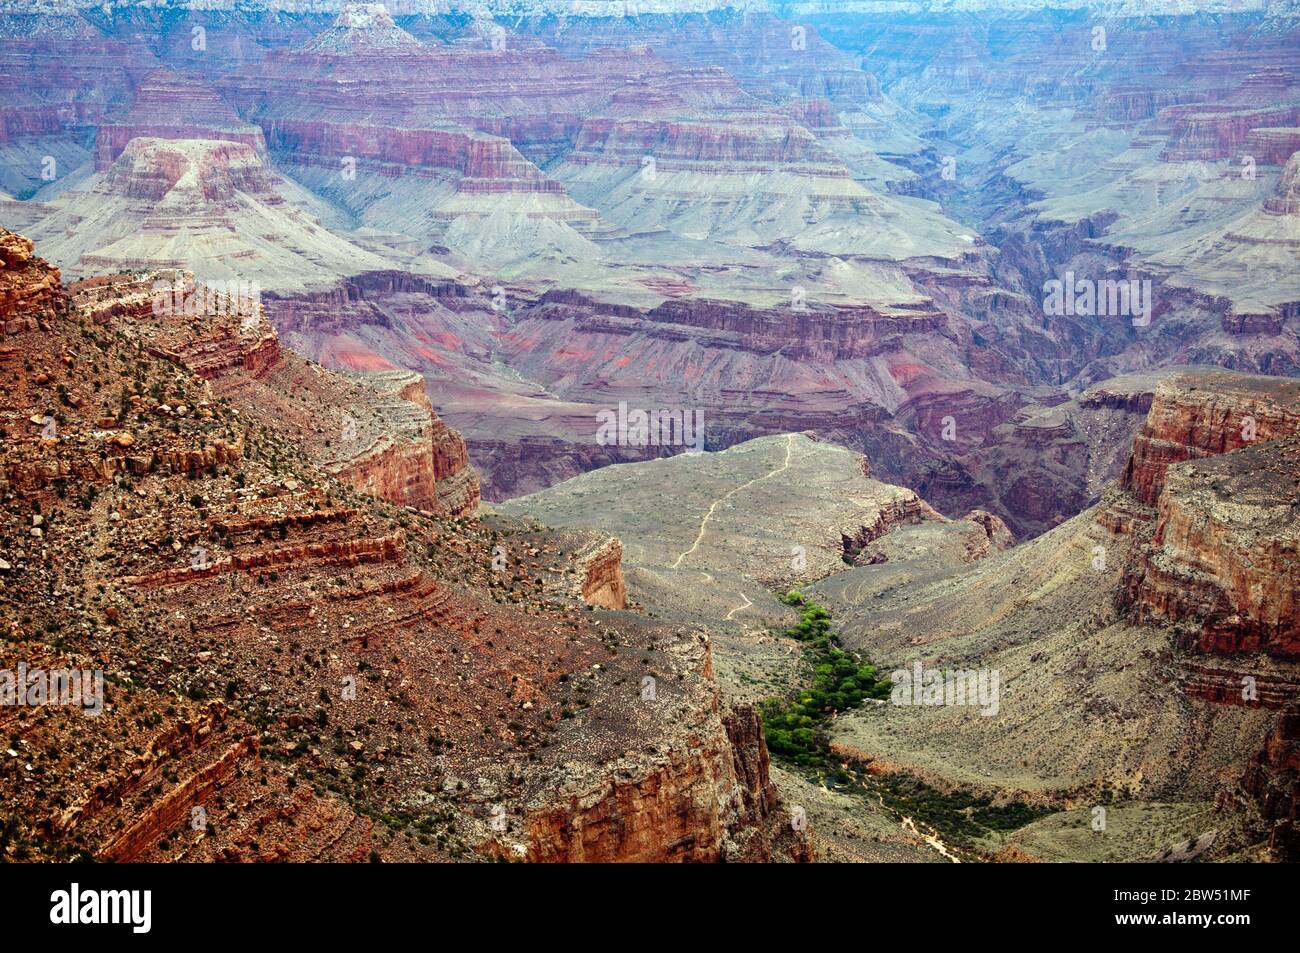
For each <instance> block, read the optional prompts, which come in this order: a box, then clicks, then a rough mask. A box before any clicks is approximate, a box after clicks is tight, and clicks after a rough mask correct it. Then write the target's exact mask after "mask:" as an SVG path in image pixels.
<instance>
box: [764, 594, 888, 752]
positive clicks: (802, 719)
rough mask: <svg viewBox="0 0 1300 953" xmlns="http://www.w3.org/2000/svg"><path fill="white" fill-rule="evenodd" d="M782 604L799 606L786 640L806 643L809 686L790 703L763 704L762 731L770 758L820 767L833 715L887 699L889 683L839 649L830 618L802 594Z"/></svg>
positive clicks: (774, 700) (772, 701)
mask: <svg viewBox="0 0 1300 953" xmlns="http://www.w3.org/2000/svg"><path fill="white" fill-rule="evenodd" d="M782 601H783V602H784V603H785V604H786V605H793V606H801V607H802V608H803V613H802V615H801V616H800V619H799V622H798V624H797V625H795V626H793V627H792V628H790V629H788V630H787V631H786V633H785V635H786V637H787V638H792V639H798V640H799V641H800V642H802V643H804V646H805V648H804V657H805V659H806V660H807V661H808V663H809V666H810V667H811V669H812V676H813V678H812V684H811V685H810V686H809V687H807V688H805V689H803V690H801V691H800V692H798V694H796V695H795V696H794V697H793V698H771V699H768V700H767V701H766V702H764V703H763V706H762V715H763V731H764V733H765V734H766V735H767V746H768V749H769V750H771V751H772V752H773V753H774V754H777V755H781V756H783V757H786V758H789V759H790V760H792V761H794V762H795V763H796V764H801V765H809V766H812V765H818V764H822V763H823V762H824V761H825V759H826V753H827V743H826V738H825V735H824V732H823V731H822V728H823V726H824V724H825V722H826V721H827V720H828V719H829V718H830V717H831V716H832V715H834V714H835V713H836V712H841V711H848V710H850V709H853V708H860V707H862V703H863V702H864V701H866V699H868V698H888V697H889V690H890V685H889V680H888V679H887V678H883V677H881V676H880V675H879V674H878V673H877V672H876V667H875V666H874V665H871V664H870V663H868V662H862V661H860V660H859V659H858V658H857V657H855V656H854V655H851V654H850V653H848V652H845V651H844V650H843V649H842V648H841V647H840V639H839V636H837V635H836V634H835V633H834V632H832V631H831V617H830V613H829V612H827V611H826V610H825V609H824V608H822V607H821V606H819V605H817V604H816V603H813V602H808V601H807V600H806V599H805V598H804V597H803V595H802V594H801V593H799V592H797V591H795V592H791V593H789V594H787V595H786V596H785V597H784V598H783V599H782Z"/></svg>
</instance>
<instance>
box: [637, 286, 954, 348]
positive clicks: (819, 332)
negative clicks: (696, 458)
mask: <svg viewBox="0 0 1300 953" xmlns="http://www.w3.org/2000/svg"><path fill="white" fill-rule="evenodd" d="M647 317H649V318H650V319H651V320H652V321H655V322H657V323H659V324H660V325H663V326H665V330H667V327H668V326H671V325H683V326H688V327H692V328H698V329H701V330H708V331H715V332H722V333H726V334H733V335H736V338H737V339H736V342H735V344H733V346H739V347H741V348H743V349H745V350H754V351H758V352H760V353H771V352H775V351H782V353H784V354H786V355H787V356H788V357H791V358H795V357H798V358H812V359H814V360H845V359H851V358H858V357H870V356H872V355H874V354H878V353H881V352H882V351H884V350H887V349H888V342H889V340H890V339H891V338H895V337H897V336H898V335H900V334H908V333H913V332H917V333H924V332H933V331H938V330H940V329H942V328H944V327H945V325H946V322H947V319H946V317H945V316H944V315H943V313H942V312H939V311H937V310H934V311H921V312H916V313H901V312H899V313H892V314H882V313H881V312H879V311H877V310H875V309H874V308H871V307H865V306H864V307H858V308H836V309H831V310H815V309H813V308H812V307H811V306H805V308H804V309H803V310H799V311H793V312H792V311H790V310H787V309H768V310H765V309H759V308H751V307H749V306H748V305H744V304H740V303H737V302H731V301H713V300H708V299H691V300H670V301H665V302H664V303H663V304H660V305H658V306H657V307H655V308H653V309H652V310H651V311H650V312H649V313H648V315H647Z"/></svg>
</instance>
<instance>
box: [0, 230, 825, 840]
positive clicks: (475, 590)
mask: <svg viewBox="0 0 1300 953" xmlns="http://www.w3.org/2000/svg"><path fill="white" fill-rule="evenodd" d="M0 247H3V249H4V250H5V254H4V255H3V258H4V261H5V265H4V268H3V269H0V287H2V288H3V289H4V295H3V298H2V299H0V300H3V301H4V302H5V303H6V312H5V315H4V317H5V321H4V327H5V328H6V337H5V339H4V342H3V344H4V346H3V349H2V350H3V354H0V367H2V369H3V370H2V373H3V375H4V392H5V395H6V396H5V403H4V408H3V421H2V422H0V424H2V426H3V430H4V434H5V439H4V442H3V461H0V463H2V466H3V470H2V472H3V481H4V485H3V489H4V493H3V501H4V502H3V507H4V509H3V512H4V518H3V523H2V524H0V550H2V552H0V558H2V559H3V562H2V563H0V602H3V613H2V617H3V624H4V626H5V631H6V640H5V641H4V643H3V645H4V647H3V649H0V653H2V654H3V660H4V666H5V668H6V669H13V668H14V667H15V666H16V665H18V664H25V665H27V666H29V667H32V668H35V667H45V668H55V667H68V666H72V667H77V668H85V669H87V670H102V671H103V673H104V679H105V680H104V683H103V686H104V694H103V696H102V701H103V706H102V709H101V711H100V713H99V714H97V715H95V714H87V713H83V712H82V711H81V710H80V706H73V705H53V704H50V705H39V704H37V705H27V706H17V705H12V706H11V705H6V706H4V710H3V715H2V716H0V717H2V718H3V721H4V723H5V731H6V736H7V737H8V738H9V744H10V749H9V750H11V751H12V752H13V753H11V754H8V755H6V756H5V757H4V759H3V764H0V797H3V799H4V802H5V808H6V811H5V813H6V814H7V815H9V816H11V817H15V818H19V819H20V820H19V821H18V823H17V824H16V825H10V826H9V827H7V828H6V837H5V846H4V850H5V854H6V856H7V857H9V858H15V859H38V858H47V859H67V858H72V857H91V858H99V859H104V860H110V859H111V860H121V861H130V860H146V861H155V860H156V861H162V860H273V859H282V860H341V861H356V860H366V859H371V860H376V859H378V860H399V859H425V860H439V859H451V858H457V857H471V858H472V857H493V856H504V857H506V858H508V859H530V860H580V859H607V860H625V859H681V860H684V859H690V860H721V859H745V860H747V859H768V858H772V857H774V856H775V855H777V854H781V855H783V856H784V855H785V854H788V853H790V852H793V853H794V854H796V855H799V856H803V855H805V854H806V847H805V846H804V845H803V844H802V842H801V841H800V840H798V839H797V838H796V837H795V834H794V832H792V831H791V830H790V829H789V825H788V822H786V821H783V816H782V809H781V808H780V806H779V804H778V803H777V801H776V799H775V798H774V797H773V796H772V792H771V790H770V787H769V781H768V779H767V776H766V755H765V751H764V748H763V742H762V737H761V734H760V733H758V732H756V731H755V730H754V728H753V718H754V716H753V714H752V712H751V713H746V712H744V711H738V712H734V713H730V714H729V713H728V711H727V710H726V709H725V708H724V707H723V706H722V704H721V702H720V699H719V694H718V690H717V688H716V686H715V684H714V682H713V679H712V671H711V660H710V648H709V645H708V642H707V640H704V639H702V638H701V637H700V635H699V634H698V633H697V632H695V631H691V630H689V629H683V628H682V627H673V626H665V625H662V624H658V623H655V622H653V621H652V620H648V619H646V618H645V617H644V616H643V615H641V614H638V613H634V612H627V611H617V610H613V611H610V610H600V611H598V612H596V613H595V614H592V613H588V612H580V611H578V610H579V609H581V608H583V601H582V598H581V595H580V594H577V593H576V592H575V588H576V587H575V583H574V581H573V580H574V578H575V575H577V576H579V577H581V578H593V577H594V578H597V579H600V578H602V577H603V579H605V580H606V581H608V579H609V577H610V574H611V567H610V562H609V560H610V557H611V556H612V554H610V553H609V552H608V550H607V551H606V556H605V558H604V559H603V568H602V569H601V570H599V571H595V570H592V569H591V568H590V567H589V568H588V571H586V572H581V571H578V569H577V566H576V565H575V563H574V561H573V559H574V556H575V555H576V554H579V553H580V551H582V550H583V547H591V546H593V545H596V544H598V543H599V540H598V539H596V538H592V537H588V538H587V539H586V541H585V542H584V541H582V540H580V539H578V538H576V537H575V536H574V534H573V532H572V531H568V532H566V533H564V534H561V535H556V534H553V533H550V532H549V531H545V530H540V529H537V528H525V527H522V526H520V525H519V524H517V523H515V522H513V521H509V520H505V519H503V518H500V517H497V518H493V519H491V520H489V521H481V520H478V519H476V518H464V517H458V518H452V517H450V516H441V515H426V514H424V513H421V512H420V511H418V510H413V509H411V508H409V507H396V506H392V505H390V504H387V503H385V502H383V501H378V500H376V499H374V498H373V497H370V496H367V495H363V494H359V493H357V492H356V491H354V490H353V489H352V488H350V487H349V486H347V485H346V484H344V483H341V482H339V481H338V480H336V479H334V478H333V477H331V476H330V475H329V474H328V473H326V472H325V471H324V470H322V469H321V468H320V467H319V466H317V465H316V464H315V463H314V462H313V461H312V459H311V458H310V456H309V455H308V454H306V453H304V451H303V450H302V449H301V448H300V447H299V446H298V445H297V443H296V442H295V440H294V439H292V438H293V437H294V434H293V432H292V426H290V427H288V428H286V430H285V431H281V430H280V429H279V426H280V423H281V421H280V415H279V413H278V411H277V408H276V407H270V408H260V409H259V407H258V405H257V403H256V402H249V403H247V404H241V402H240V400H239V398H238V396H237V394H236V392H235V391H233V390H232V392H231V393H229V394H226V395H223V394H221V393H220V390H221V383H222V381H223V380H224V379H226V377H227V376H229V375H230V374H248V375H251V376H253V377H256V374H257V371H255V370H251V369H247V368H242V369H240V370H236V371H225V372H224V373H218V374H216V375H215V376H213V377H211V378H207V377H204V376H200V375H198V374H195V373H192V372H191V371H190V370H189V369H188V368H187V366H186V364H185V362H184V360H183V359H178V356H179V355H183V354H184V353H185V350H184V349H183V348H180V347H178V345H179V344H180V343H181V342H179V341H178V340H177V338H175V337H174V338H172V339H171V340H170V341H168V343H169V344H170V345H171V347H170V348H168V349H167V350H169V351H170V352H171V353H169V354H166V355H163V354H162V353H161V351H162V350H163V349H162V348H161V347H159V348H154V349H153V350H151V349H150V348H148V347H143V346H142V344H143V342H142V341H141V340H140V338H139V337H138V336H137V337H134V338H133V337H131V336H130V335H127V334H124V333H121V332H120V330H119V325H118V322H120V323H121V327H129V326H130V325H131V323H132V320H133V319H132V316H131V315H130V314H129V313H127V311H124V310H123V309H122V307H121V301H122V299H123V297H127V298H128V299H129V296H123V295H121V294H119V293H118V292H120V291H121V290H122V289H120V288H118V289H116V290H115V291H114V293H113V294H114V297H115V298H117V299H118V304H117V305H110V304H109V303H108V301H107V295H105V296H103V297H101V298H100V299H99V300H97V301H96V300H95V298H96V296H95V295H94V294H93V293H91V289H88V288H86V287H85V286H83V287H82V288H80V289H78V294H77V299H78V302H83V303H77V302H74V301H73V300H71V299H70V298H69V297H67V295H66V294H65V293H64V292H63V291H62V289H61V288H60V286H59V282H58V273H57V272H56V271H53V270H52V269H50V268H49V267H48V266H47V265H46V264H45V262H43V261H42V260H40V259H37V258H34V257H32V255H31V246H30V244H29V243H27V242H25V241H24V240H23V239H21V238H19V237H18V236H15V235H12V234H11V233H8V232H5V233H3V234H2V235H0ZM112 284H113V283H112V282H110V283H106V284H105V285H102V286H100V287H101V288H103V287H111V286H112ZM91 288H93V286H91ZM115 311H116V312H117V313H114V312H115ZM10 329H12V333H10ZM174 330H175V331H176V334H177V335H179V330H177V329H174ZM159 343H161V342H159ZM196 349H197V350H200V351H201V350H203V349H204V347H203V346H201V345H197V346H196ZM220 363H229V362H224V361H223V362H220ZM253 363H254V364H256V363H258V362H257V361H254V362H253ZM206 366H208V367H211V366H212V365H206ZM264 372H265V369H264ZM270 373H271V375H274V373H275V371H274V370H271V371H270ZM289 423H290V424H292V421H290V422H289ZM590 562H591V559H590V558H588V563H590ZM606 588H608V587H606ZM597 601H602V600H601V599H600V598H599V597H598V600H597ZM603 601H608V600H603ZM651 673H653V675H652V677H655V678H657V680H658V682H659V685H660V687H659V690H658V692H657V694H655V696H654V699H653V703H651V702H648V701H647V700H646V699H645V697H643V694H642V691H641V684H642V679H643V677H645V676H647V675H651ZM74 760H75V763H76V764H77V765H78V768H77V770H68V767H69V766H70V765H71V764H72V763H73V761H74ZM783 830H784V832H785V833H782V831H783Z"/></svg>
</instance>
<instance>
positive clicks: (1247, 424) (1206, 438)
mask: <svg viewBox="0 0 1300 953" xmlns="http://www.w3.org/2000/svg"><path fill="white" fill-rule="evenodd" d="M1296 433H1300V383H1297V382H1295V381H1292V380H1288V379H1285V378H1275V377H1254V376H1248V375H1244V374H1232V373H1228V372H1224V373H1222V374H1218V373H1210V374H1191V373H1189V374H1179V375H1176V376H1174V377H1171V378H1169V379H1167V380H1164V381H1162V382H1161V383H1160V384H1159V386H1158V387H1157V388H1156V393H1155V397H1154V398H1153V399H1152V403H1151V410H1150V412H1149V413H1148V415H1147V421H1146V424H1145V425H1144V426H1143V428H1142V431H1141V433H1139V434H1138V436H1137V438H1136V439H1135V440H1134V441H1133V453H1132V455H1131V456H1130V457H1129V461H1128V465H1127V466H1126V467H1125V469H1124V474H1123V476H1122V478H1121V480H1120V485H1121V487H1122V488H1123V489H1125V490H1127V491H1128V492H1129V493H1131V494H1132V495H1133V496H1134V497H1136V498H1137V499H1138V500H1140V501H1141V502H1142V503H1144V504H1146V505H1147V506H1155V505H1156V502H1157V500H1158V499H1159V498H1160V493H1161V491H1162V490H1163V489H1164V485H1165V471H1166V469H1167V468H1168V467H1169V466H1170V464H1173V463H1180V462H1182V461H1184V460H1194V459H1199V458H1201V457H1208V456H1213V455H1215V454H1220V453H1229V452H1231V451H1233V450H1238V449H1240V448H1242V447H1245V446H1249V445H1250V444H1252V443H1256V442H1264V441H1268V440H1277V439H1279V438H1282V437H1285V436H1289V435H1293V434H1296Z"/></svg>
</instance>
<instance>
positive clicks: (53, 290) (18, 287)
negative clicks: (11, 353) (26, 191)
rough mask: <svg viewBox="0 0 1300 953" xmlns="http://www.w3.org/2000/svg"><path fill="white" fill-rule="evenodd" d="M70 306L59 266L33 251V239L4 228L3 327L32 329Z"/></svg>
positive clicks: (0, 232) (0, 244) (0, 236)
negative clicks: (37, 255)
mask: <svg viewBox="0 0 1300 953" xmlns="http://www.w3.org/2000/svg"><path fill="white" fill-rule="evenodd" d="M67 306H68V299H67V295H66V294H65V293H64V291H63V283H62V282H61V281H60V280H59V269H57V268H52V267H50V265H49V263H48V262H46V261H45V260H44V259H41V258H36V257H35V256H34V255H33V253H32V243H31V240H30V239H27V238H24V237H23V236H22V235H16V234H14V233H13V232H10V231H7V230H4V229H0V330H3V332H4V334H6V335H10V336H12V335H15V334H20V333H22V332H24V331H32V330H35V329H36V328H37V326H38V325H39V324H40V323H41V322H44V321H49V320H51V319H53V318H56V317H58V316H60V315H62V314H63V313H64V312H65V311H66V310H67Z"/></svg>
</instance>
